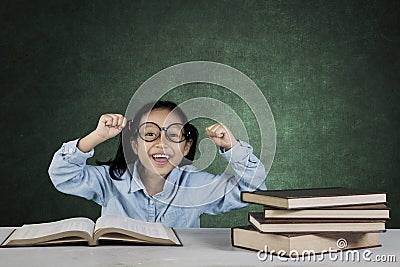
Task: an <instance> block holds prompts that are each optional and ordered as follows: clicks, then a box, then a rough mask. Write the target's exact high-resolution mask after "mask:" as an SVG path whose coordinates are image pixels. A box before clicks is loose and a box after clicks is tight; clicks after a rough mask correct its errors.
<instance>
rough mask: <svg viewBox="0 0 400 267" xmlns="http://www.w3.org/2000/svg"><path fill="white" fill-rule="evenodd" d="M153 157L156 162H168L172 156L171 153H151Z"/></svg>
mask: <svg viewBox="0 0 400 267" xmlns="http://www.w3.org/2000/svg"><path fill="white" fill-rule="evenodd" d="M151 157H152V158H153V160H154V161H155V162H156V164H167V163H168V159H169V158H170V156H169V155H167V154H163V153H156V154H153V155H151Z"/></svg>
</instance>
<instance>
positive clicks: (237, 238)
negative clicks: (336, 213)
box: [231, 225, 380, 256]
mask: <svg viewBox="0 0 400 267" xmlns="http://www.w3.org/2000/svg"><path fill="white" fill-rule="evenodd" d="M231 235H232V236H231V241H232V245H233V246H234V247H240V248H246V249H251V250H256V251H260V250H262V251H264V252H266V253H271V254H278V253H279V255H280V256H288V254H289V253H290V252H291V251H296V252H297V253H298V254H299V256H305V255H303V254H304V253H306V252H308V253H316V254H318V253H324V252H328V251H332V252H333V251H339V250H345V249H359V248H367V247H377V246H380V244H379V233H377V232H369V233H360V232H355V233H348V232H334V233H317V234H310V233H306V234H295V233H291V234H273V233H261V232H260V231H258V230H257V229H255V228H254V227H252V226H250V225H248V226H239V227H234V228H232V229H231ZM291 255H292V254H291ZM295 256H296V255H295Z"/></svg>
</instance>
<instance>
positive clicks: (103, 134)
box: [49, 101, 266, 227]
mask: <svg viewBox="0 0 400 267" xmlns="http://www.w3.org/2000/svg"><path fill="white" fill-rule="evenodd" d="M205 132H206V134H207V135H208V137H209V138H210V139H211V140H212V141H213V142H214V144H215V145H216V146H218V147H219V148H220V149H219V154H220V155H221V156H222V157H223V158H225V159H226V160H227V161H228V162H229V165H230V166H231V167H232V169H233V170H234V172H235V174H227V173H222V174H218V175H213V174H210V173H207V172H204V171H201V170H198V169H197V168H196V167H195V166H193V165H191V162H192V161H193V159H194V154H195V151H196V142H197V138H198V132H197V129H196V128H195V127H194V126H193V125H191V124H190V123H188V122H187V118H186V116H185V114H184V113H183V111H182V110H181V109H180V108H179V107H178V106H177V105H176V104H174V103H172V102H169V101H157V102H155V103H149V104H147V105H145V106H143V107H142V108H141V109H140V110H139V111H138V112H137V114H136V116H135V118H134V119H133V120H130V121H127V119H126V118H124V116H122V115H120V114H104V115H102V116H101V117H100V119H99V122H98V125H97V128H96V129H95V130H94V131H93V132H91V133H89V134H88V135H87V136H85V137H83V138H81V139H78V140H74V141H70V142H67V143H64V144H63V145H62V147H61V148H60V149H59V150H58V151H57V152H56V153H55V154H54V157H53V160H52V162H51V164H50V168H49V175H50V178H51V181H52V182H53V184H54V186H55V187H56V188H57V189H58V190H59V191H61V192H64V193H67V194H72V195H77V196H81V197H84V198H86V199H89V200H93V201H95V202H96V203H98V204H99V205H101V206H102V215H105V214H112V215H119V216H127V217H131V218H134V219H139V220H143V221H151V222H161V223H163V224H165V225H166V226H168V227H200V215H201V214H218V213H222V212H227V211H230V210H233V209H238V208H242V207H245V206H247V205H248V204H246V203H243V202H241V200H240V193H241V192H242V191H254V190H256V189H265V183H264V180H265V176H266V173H265V168H264V166H263V164H262V163H261V162H260V161H259V159H258V158H257V157H256V156H255V155H253V153H252V147H251V146H250V145H249V144H247V143H245V142H244V141H240V140H236V138H235V137H234V135H233V134H232V132H231V131H230V130H229V129H228V128H227V127H226V126H224V125H223V124H222V123H216V124H214V125H211V126H209V127H207V128H206V129H205ZM119 134H122V135H123V138H121V140H123V142H122V141H121V143H120V147H119V149H118V152H117V155H116V157H115V159H114V160H112V161H109V162H105V163H101V165H99V166H91V165H87V164H86V160H87V159H88V158H90V157H92V156H93V154H94V148H95V147H96V146H97V145H99V144H101V143H103V142H104V141H106V140H108V139H110V138H113V137H115V136H117V135H119Z"/></svg>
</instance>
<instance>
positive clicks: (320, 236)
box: [231, 187, 389, 256]
mask: <svg viewBox="0 0 400 267" xmlns="http://www.w3.org/2000/svg"><path fill="white" fill-rule="evenodd" d="M242 201H244V202H247V203H253V204H261V205H263V207H264V211H263V212H250V213H249V214H248V219H249V222H250V225H247V226H239V227H233V228H232V229H231V231H232V245H233V246H235V247H241V248H247V249H253V250H258V251H260V250H263V251H265V249H266V248H268V251H265V252H271V251H272V253H274V252H275V253H276V252H278V251H280V254H281V255H283V256H288V254H289V253H290V252H291V251H297V252H298V253H299V254H300V255H301V252H302V251H312V252H315V253H324V252H328V251H339V250H344V249H358V248H367V247H375V246H380V243H379V239H378V235H379V233H380V232H384V231H385V229H386V228H385V223H386V220H387V219H389V208H388V207H387V206H386V193H383V192H365V191H360V190H354V189H347V188H342V187H335V188H313V189H294V190H266V191H255V192H243V193H242Z"/></svg>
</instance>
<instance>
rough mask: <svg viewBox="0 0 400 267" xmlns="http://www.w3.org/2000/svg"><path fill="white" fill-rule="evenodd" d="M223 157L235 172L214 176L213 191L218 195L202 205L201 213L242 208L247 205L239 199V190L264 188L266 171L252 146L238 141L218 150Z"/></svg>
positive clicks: (214, 212) (216, 212)
mask: <svg viewBox="0 0 400 267" xmlns="http://www.w3.org/2000/svg"><path fill="white" fill-rule="evenodd" d="M220 154H221V156H222V157H224V158H225V159H226V160H227V161H228V163H229V165H230V166H231V167H232V169H233V170H234V172H235V174H234V175H232V174H227V173H222V174H219V175H217V176H214V178H213V180H214V181H215V180H217V181H219V182H217V183H216V184H215V186H216V187H219V188H214V190H213V191H214V192H219V193H218V194H219V197H218V198H216V197H215V196H214V197H213V199H216V200H215V201H212V202H211V203H209V204H207V205H206V206H204V210H203V213H206V214H219V213H223V212H227V211H230V210H234V209H239V208H243V207H246V206H248V205H249V203H245V202H242V201H241V197H240V196H241V192H243V191H255V190H257V189H258V190H266V186H265V178H266V171H265V167H264V165H263V164H262V162H261V161H260V160H259V159H258V158H257V157H256V156H255V155H254V154H253V148H252V147H251V146H250V145H249V144H248V143H246V142H244V141H240V140H239V141H238V143H237V144H236V145H235V146H233V147H232V148H231V149H229V150H227V151H225V150H224V149H221V150H220Z"/></svg>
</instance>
